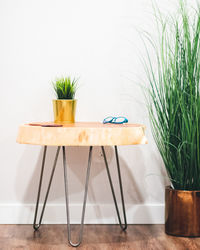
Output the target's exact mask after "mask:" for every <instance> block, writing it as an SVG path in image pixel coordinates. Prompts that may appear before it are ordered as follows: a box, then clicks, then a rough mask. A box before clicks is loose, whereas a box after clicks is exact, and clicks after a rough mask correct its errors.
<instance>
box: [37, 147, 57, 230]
mask: <svg viewBox="0 0 200 250" xmlns="http://www.w3.org/2000/svg"><path fill="white" fill-rule="evenodd" d="M46 151H47V146H44V153H43V159H42V168H41V174H40V181H39V187H38V195H37V202H36V207H35V216H34V222H33V228H34V229H35V230H38V229H39V227H40V225H41V222H42V218H43V215H44V210H45V207H46V202H47V199H48V195H49V190H50V187H51V183H52V179H53V175H54V171H55V168H56V163H57V159H58V155H59V151H60V147H58V149H57V152H56V156H55V160H54V164H53V168H52V171H51V175H50V179H49V184H48V188H47V192H46V195H45V199H44V203H43V208H42V212H41V215H40V219H39V222H38V224H37V223H36V220H37V213H38V206H39V201H40V193H41V187H42V179H43V173H44V165H45V158H46Z"/></svg>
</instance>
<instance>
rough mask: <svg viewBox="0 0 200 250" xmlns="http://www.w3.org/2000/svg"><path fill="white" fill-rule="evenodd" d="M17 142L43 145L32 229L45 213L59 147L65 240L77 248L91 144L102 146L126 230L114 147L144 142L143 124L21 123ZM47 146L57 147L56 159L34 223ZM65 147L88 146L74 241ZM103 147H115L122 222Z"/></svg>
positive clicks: (86, 189)
mask: <svg viewBox="0 0 200 250" xmlns="http://www.w3.org/2000/svg"><path fill="white" fill-rule="evenodd" d="M51 125H55V127H51ZM17 142H18V143H22V144H33V145H42V146H44V152H43V159H42V167H41V173H40V179H39V187H38V194H37V201H36V207H35V216H34V222H33V228H34V230H38V229H39V227H40V225H41V223H42V218H43V215H44V211H45V206H46V202H47V199H48V195H49V191H50V188H51V183H52V179H53V176H54V172H55V168H56V163H57V159H58V155H59V152H60V149H61V147H62V152H63V167H64V183H65V200H66V215H67V229H68V230H67V232H68V242H69V244H70V245H71V246H74V247H77V246H79V245H80V244H81V241H82V235H83V225H84V216H85V208H86V200H87V192H88V184H89V176H90V167H91V159H92V149H93V146H101V150H102V154H103V158H104V162H105V166H106V170H107V175H108V180H109V183H110V187H111V192H112V196H113V200H114V205H115V208H116V212H117V217H118V220H119V225H120V227H121V229H122V230H126V228H127V221H126V211H125V203H124V195H123V186H122V180H121V172H120V163H119V157H118V150H117V146H118V145H136V144H146V143H147V140H146V137H145V126H144V125H140V124H102V123H98V122H77V123H73V124H63V125H62V126H61V127H57V125H56V124H52V123H49V122H45V123H34V124H24V125H21V126H20V127H19V132H18V137H17ZM48 146H57V151H56V156H55V160H54V163H53V167H52V171H51V174H50V179H49V183H48V187H47V191H46V195H45V199H44V203H43V207H42V211H41V215H40V217H39V221H38V223H37V222H36V220H37V214H38V205H39V201H40V193H41V187H42V180H43V172H44V166H45V158H46V152H47V147H48ZM65 146H89V156H88V167H87V172H86V180H85V191H84V199H83V207H82V216H81V223H80V231H79V238H78V241H77V242H76V243H73V242H72V241H71V228H70V225H71V224H70V211H69V198H68V178H67V166H66V152H65ZM104 146H114V149H115V157H116V165H117V173H118V179H119V188H120V194H121V202H122V211H123V219H124V220H123V221H124V223H122V220H121V217H120V213H119V208H118V204H117V200H116V196H115V191H114V187H113V183H112V178H111V174H110V170H109V166H108V161H107V158H106V153H105V149H104Z"/></svg>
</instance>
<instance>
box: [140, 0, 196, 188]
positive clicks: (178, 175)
mask: <svg viewBox="0 0 200 250" xmlns="http://www.w3.org/2000/svg"><path fill="white" fill-rule="evenodd" d="M190 11H191V12H192V13H189V11H188V7H187V5H186V2H185V1H180V11H179V12H178V14H176V15H174V16H173V17H170V18H169V19H168V20H163V18H161V15H160V13H159V15H158V16H159V18H158V19H159V21H158V22H159V25H160V26H161V32H160V43H159V47H158V46H155V43H154V41H152V39H150V40H149V41H150V42H151V45H153V48H154V49H155V53H156V58H157V60H156V62H157V67H156V68H157V71H156V70H155V66H154V62H153V61H152V60H151V57H150V55H149V54H148V60H147V61H146V64H145V69H146V73H147V77H148V82H149V84H150V88H149V90H148V94H147V96H146V97H147V101H148V111H149V115H150V122H151V126H152V132H153V136H154V139H155V142H156V144H157V147H158V149H159V152H160V154H161V156H162V159H163V161H164V164H165V167H166V170H167V173H168V176H169V178H170V180H171V184H172V185H171V186H172V187H173V188H175V189H178V190H200V87H199V84H200V8H199V6H197V7H196V8H193V10H190Z"/></svg>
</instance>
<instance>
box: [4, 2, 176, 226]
mask: <svg viewBox="0 0 200 250" xmlns="http://www.w3.org/2000/svg"><path fill="white" fill-rule="evenodd" d="M157 2H158V3H159V6H160V8H161V10H162V11H167V10H169V9H171V8H172V9H173V8H174V4H172V3H173V1H170V2H169V1H168V0H162V1H161V0H160V1H157ZM174 2H175V1H174ZM177 2H178V1H177ZM153 20H154V18H153V10H152V6H151V1H149V0H132V1H131V0H101V1H100V0H98V1H97V0H96V1H94V0H84V1H81V0H56V1H55V0H54V1H53V0H42V1H41V0H34V1H31V0H17V1H16V0H1V1H0V85H1V91H0V115H1V122H0V126H1V129H0V133H1V136H0V152H1V167H0V223H31V222H32V220H33V209H34V203H35V201H36V193H37V185H38V178H39V171H40V165H41V158H42V148H41V147H39V146H30V145H19V144H16V142H15V141H16V136H17V130H18V126H19V125H20V124H21V123H26V122H30V121H49V120H52V119H53V113H52V103H51V100H52V99H53V98H54V93H53V90H52V86H51V81H52V80H54V79H55V77H59V76H66V75H71V76H77V77H80V81H79V82H80V88H79V90H78V93H77V99H78V110H77V116H76V117H77V121H102V120H103V118H105V117H106V116H109V115H124V116H126V117H128V118H129V121H130V122H133V123H134V122H135V123H143V124H145V125H146V126H147V137H148V140H149V144H148V145H146V146H144V145H143V146H123V147H119V155H120V163H121V169H122V177H123V183H124V193H125V201H126V204H127V214H128V222H129V223H162V222H164V218H163V211H164V206H163V203H164V186H165V184H166V183H167V181H166V178H165V176H166V174H165V171H164V170H163V164H162V161H161V159H160V156H159V154H158V152H157V150H156V147H155V144H154V142H153V139H152V135H151V132H150V126H149V122H148V116H147V111H146V107H145V105H144V98H143V94H142V92H141V88H140V84H141V83H142V84H145V82H143V81H142V80H143V79H144V77H143V76H144V70H143V67H142V64H141V62H140V57H141V54H144V51H145V50H144V46H143V44H142V41H141V38H140V31H141V30H147V31H149V32H150V33H151V34H153V35H154V34H155V33H156V29H155V25H152V24H153ZM55 150H56V149H55V148H50V149H49V151H48V164H50V163H51V161H52V160H53V157H54V155H55ZM106 152H107V155H108V161H109V164H110V167H111V172H112V174H113V176H114V177H113V181H114V182H115V183H116V184H117V183H118V182H117V179H116V168H115V160H114V152H113V149H112V148H110V147H108V148H106ZM87 156H88V148H80V147H76V148H68V149H67V157H68V158H67V162H68V164H69V175H70V177H69V182H70V202H71V204H72V209H73V212H72V222H74V223H75V222H77V216H80V208H81V207H80V204H81V202H82V197H83V188H84V178H85V175H84V174H85V170H86V164H87ZM50 167H51V166H50V165H48V166H47V174H49V172H50ZM45 184H47V181H45ZM49 204H50V205H48V207H47V211H46V216H45V221H46V222H49V223H56V222H57V223H64V222H65V221H66V220H65V209H64V184H63V172H62V165H61V157H60V158H59V162H58V168H57V171H56V174H55V178H54V181H53V186H52V190H51V193H50V196H49ZM114 214H115V211H114V205H113V201H112V196H111V192H110V187H109V186H108V179H107V176H106V172H105V167H104V164H103V159H102V156H101V154H100V149H99V148H95V151H94V155H93V161H92V170H91V179H90V187H89V194H88V207H87V210H86V222H87V223H115V222H116V218H114ZM78 218H79V217H78Z"/></svg>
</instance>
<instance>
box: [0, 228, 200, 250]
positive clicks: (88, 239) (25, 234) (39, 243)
mask: <svg viewBox="0 0 200 250" xmlns="http://www.w3.org/2000/svg"><path fill="white" fill-rule="evenodd" d="M77 229H78V227H77V226H72V230H73V233H76V231H77ZM73 236H74V234H73ZM73 238H74V237H73ZM0 249H1V250H12V249H17V250H21V249H27V250H64V249H80V250H93V249H94V250H96V249H102V250H111V249H112V250H121V249H131V250H140V249H141V250H146V249H147V250H165V249H166V250H199V249H200V238H183V237H174V236H168V235H166V234H165V233H164V226H163V225H129V226H128V229H127V232H122V231H121V230H120V228H119V226H118V225H85V227H84V235H83V242H82V244H81V245H80V246H79V247H78V248H73V247H70V246H69V245H68V244H67V230H66V225H42V226H41V227H40V230H39V231H37V232H34V231H33V229H32V226H31V225H0Z"/></svg>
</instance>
